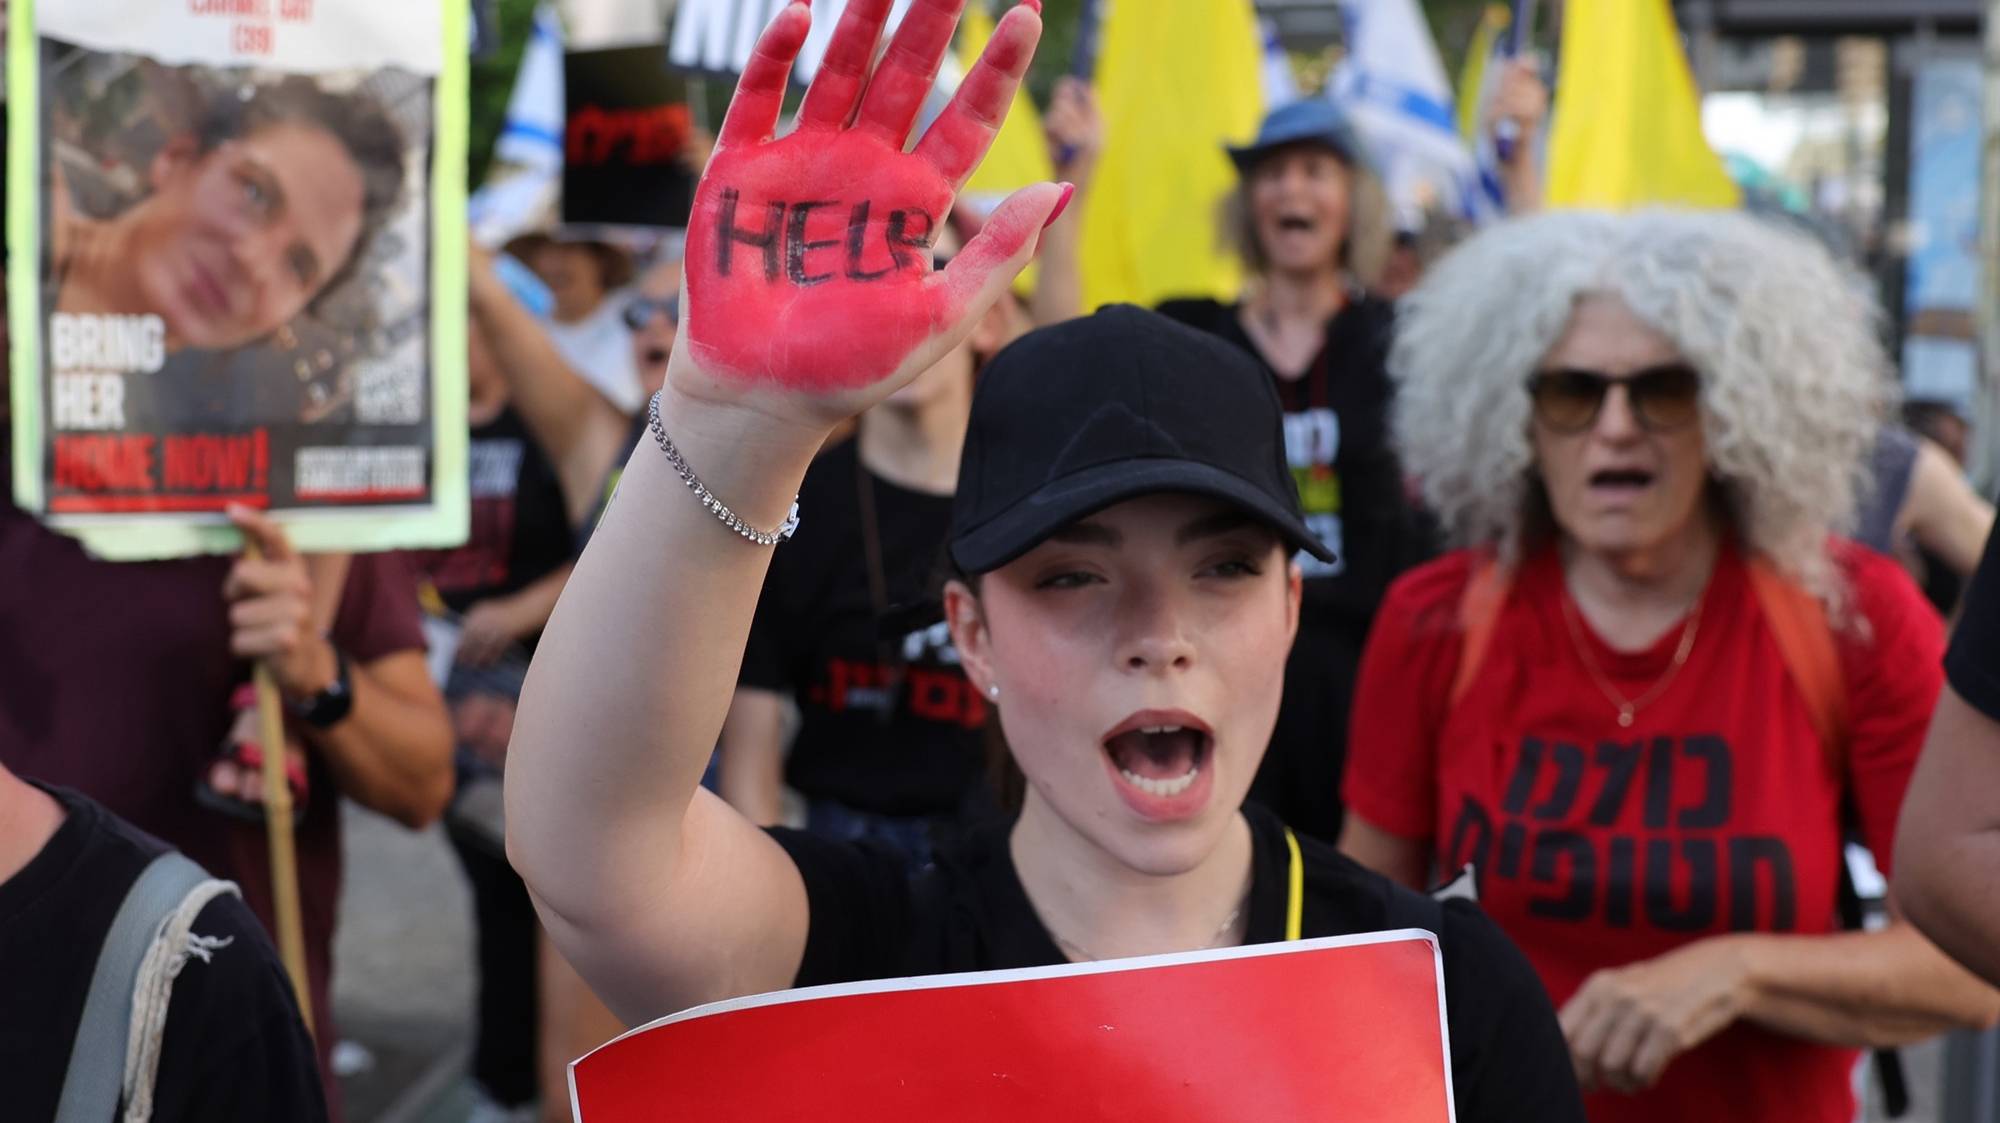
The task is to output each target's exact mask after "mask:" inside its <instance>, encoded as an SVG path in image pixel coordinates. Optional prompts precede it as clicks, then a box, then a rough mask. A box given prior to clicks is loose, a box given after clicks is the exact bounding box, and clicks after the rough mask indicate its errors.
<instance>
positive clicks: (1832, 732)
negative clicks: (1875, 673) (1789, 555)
mask: <svg viewBox="0 0 2000 1123" xmlns="http://www.w3.org/2000/svg"><path fill="white" fill-rule="evenodd" d="M1749 569H1750V587H1751V588H1752V589H1753V590H1755V592H1756V594H1757V607H1758V608H1759V609H1761V610H1762V611H1763V613H1764V622H1765V623H1766V624H1769V625H1770V628H1771V638H1772V639H1773V640H1774V641H1776V643H1777V645H1778V654H1779V655H1780V656H1781V657H1782V658H1783V659H1784V660H1785V668H1786V669H1787V670H1789V671H1790V672H1791V676H1792V681H1793V682H1794V683H1796V684H1797V685H1798V688H1799V693H1800V694H1802V695H1804V696H1805V703H1806V713H1807V715H1808V716H1810V717H1811V718H1812V723H1813V732H1815V733H1817V734H1819V740H1820V744H1821V745H1823V746H1825V747H1826V750H1827V753H1828V755H1829V756H1830V758H1831V759H1832V761H1833V763H1834V764H1835V766H1836V768H1837V767H1838V766H1839V764H1840V761H1841V758H1842V757H1843V756H1844V755H1845V753H1846V744H1847V688H1846V683H1845V681H1844V680H1845V677H1846V676H1845V675H1843V674H1842V673H1841V669H1840V648H1839V647H1838V645H1837V644H1836V642H1835V640H1834V637H1833V626H1832V625H1831V624H1829V623H1828V622H1827V619H1826V606H1825V605H1822V604H1821V603H1820V602H1819V598H1817V597H1815V596H1813V595H1812V594H1811V593H1809V592H1807V591H1806V590H1804V589H1802V588H1800V587H1799V586H1798V585H1797V584H1796V583H1794V582H1793V581H1791V580H1789V579H1787V578H1786V577H1785V575H1784V574H1782V573H1779V572H1778V570H1777V568H1776V567H1774V566H1773V565H1772V564H1771V563H1770V562H1769V561H1768V560H1766V559H1765V558H1763V557H1761V556H1759V557H1753V558H1752V559H1750V566H1749Z"/></svg>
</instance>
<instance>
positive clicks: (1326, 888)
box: [771, 806, 1583, 1123]
mask: <svg viewBox="0 0 2000 1123" xmlns="http://www.w3.org/2000/svg"><path fill="white" fill-rule="evenodd" d="M1244 814H1245V815H1246V816H1247V818H1248V820H1249V823H1250V832H1251V838H1252V841H1253V847H1254V852H1253V856H1252V859H1251V862H1252V867H1251V883H1250V901H1249V906H1248V907H1249V935H1248V938H1247V940H1246V942H1247V943H1252V944H1260V943H1276V942H1279V941H1280V940H1282V939H1283V934H1284V920H1285V899H1286V895H1287V881H1288V872H1289V865H1290V861H1291V859H1290V856H1289V853H1288V848H1287V846H1286V843H1285V836H1284V827H1283V826H1282V825H1281V824H1280V823H1279V822H1278V820H1277V818H1276V817H1274V816H1273V815H1271V814H1270V813H1269V812H1268V811H1264V810H1262V809H1260V808H1257V807H1255V806H1252V807H1249V808H1246V809H1245V811H1244ZM771 834H772V836H773V837H774V838H776V839H777V840H778V843H779V844H780V845H782V846H783V847H784V848H785V850H786V852H787V853H789V854H790V855H791V857H792V861H793V863H794V864H795V865H797V866H798V868H799V873H800V876H801V877H802V878H803V879H804V881H805V885H806V898H807V901H808V906H809V908H810V916H811V921H810V926H809V929H808V933H807V938H806V949H805V958H804V960H803V961H802V962H801V963H800V966H799V974H798V978H797V980H796V982H795V985H797V986H802V987H803V986H817V985H820V984H824V983H840V982H854V981H859V980H866V979H884V978H898V977H902V976H908V975H935V974H945V973H951V972H958V971H992V970H1005V969H1009V968H1020V967H1043V966H1049V965H1053V964H1060V963H1064V962H1066V959H1065V957H1064V956H1063V954H1062V952H1061V951H1060V950H1058V949H1057V947H1056V944H1055V940H1054V939H1053V938H1052V937H1051V936H1050V935H1049V932H1048V930H1047V929H1046V928H1044V927H1042V923H1041V920H1040V918H1039V917H1038V916H1037V915H1036V913H1035V910H1034V906H1033V904H1031V903H1030V902H1029V900H1028V895H1027V891H1026V890H1024V889H1023V888H1022V887H1021V881H1020V877H1019V876H1018V875H1017V874H1016V872H1015V870H1014V862H1013V858H1012V855H1011V854H1010V852H1009V850H1008V848H1007V834H1006V831H1005V830H1004V829H1002V828H999V827H991V828H987V829H982V830H980V831H977V832H975V833H974V834H973V835H972V836H971V837H970V838H969V839H967V840H966V841H965V842H964V843H963V844H961V845H960V846H958V847H956V848H951V849H947V850H946V851H945V852H944V853H943V854H942V855H941V856H940V858H939V861H938V864H937V866H936V867H935V868H933V869H932V870H930V871H929V872H927V873H925V874H923V875H920V876H918V877H917V878H915V879H911V878H910V877H909V876H908V875H907V874H906V873H905V868H906V867H905V865H904V863H903V859H902V858H901V857H900V856H898V855H896V854H894V853H893V852H891V851H888V850H886V849H882V848H878V847H875V846H872V845H870V844H867V843H841V842H833V841H829V840H825V839H819V838H815V837H813V836H811V835H807V834H804V833H802V832H798V831H789V830H773V831H772V832H771ZM1299 850H1300V855H1301V857H1302V858H1303V861H1304V867H1305V870H1304V874H1305V876H1304V881H1305V902H1304V917H1303V919H1304V924H1303V932H1304V935H1305V937H1306V938H1308V939H1312V938H1316V937H1321V936H1344V935H1351V934H1354V933H1361V932H1373V931H1380V930H1383V929H1384V928H1387V927H1397V926H1400V925H1394V924H1391V923H1389V921H1390V911H1391V900H1390V898H1391V896H1392V895H1395V894H1407V893H1408V890H1405V889H1402V888H1400V887H1397V886H1395V885H1392V884H1391V883H1390V882H1389V881H1388V879H1386V878H1384V877H1382V876H1381V875H1379V874H1376V873H1372V872H1370V871H1368V870H1366V869H1363V868H1362V867H1360V866H1358V865H1356V864H1355V863H1354V862H1352V861H1350V860H1348V859H1347V858H1345V857H1343V856H1342V855H1340V854H1339V853H1338V852H1336V851H1335V850H1334V849H1333V848H1332V847H1330V846H1327V845H1325V844H1324V843H1320V842H1318V841H1316V840H1314V839H1311V838H1306V837H1301V838H1300V839H1299ZM1409 904H1410V903H1409V902H1403V907H1399V908H1398V909H1397V912H1398V914H1399V915H1402V914H1404V913H1406V912H1407V911H1408V907H1407V906H1408V905H1409ZM1442 911H1443V916H1444V923H1443V925H1442V927H1443V928H1444V931H1443V932H1441V933H1438V936H1439V944H1440V946H1441V947H1442V949H1443V952H1444V984H1445V999H1446V1002H1445V1005H1446V1014H1447V1025H1448V1028H1449V1030H1450V1037H1451V1067H1452V1085H1453V1088H1454V1094H1455V1097H1456V1100H1457V1104H1458V1118H1459V1119H1460V1120H1462V1121H1463V1123H1486V1121H1493V1123H1499V1121H1503V1120H1504V1121H1507V1123H1518V1121H1520V1120H1536V1121H1537V1123H1560V1121H1564V1120H1577V1121H1581V1120H1582V1119H1583V1108H1582V1104H1581V1102H1580V1100H1579V1098H1578V1093H1577V1087H1576V1078H1575V1074H1574V1072H1573V1071H1572V1069H1571V1067H1570V1059H1569V1049H1568V1046H1567V1045H1566V1044H1565V1043H1564V1040H1563V1035H1562V1030H1561V1027H1560V1026H1558V1024H1557V1022H1556V1016H1555V1010H1554V1008H1553V1007H1551V1006H1550V1004H1549V999H1548V995H1547V993H1546V992H1544V991H1543V989H1542V984H1541V981H1540V980H1539V979H1537V978H1536V977H1535V973H1534V969H1533V968H1531V967H1529V966H1528V961H1527V960H1526V959H1524V958H1522V956H1521V953H1520V952H1519V951H1518V950H1516V949H1515V947H1514V945H1513V944H1511V943H1509V942H1508V940H1507V938H1506V937H1505V936H1503V935H1501V934H1500V930H1499V929H1498V928H1496V927H1494V926H1493V923H1492V922H1491V921H1490V920H1488V919H1486V916H1485V914H1484V913H1482V912H1480V911H1479V908H1478V906H1476V905H1473V904H1472V903H1470V902H1467V901H1450V902H1447V903H1445V904H1444V906H1443V909H1442Z"/></svg>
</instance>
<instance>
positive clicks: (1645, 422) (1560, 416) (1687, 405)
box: [1528, 363, 1701, 433]
mask: <svg viewBox="0 0 2000 1123" xmlns="http://www.w3.org/2000/svg"><path fill="white" fill-rule="evenodd" d="M1613 386H1623V387H1624V388H1625V402H1626V404H1627V405H1628V406H1629V407H1630V408H1631V410H1632V416H1633V418H1635V419H1636V420H1637V421H1638V422H1639V427H1640V428H1642V429H1644V430H1646V431H1647V432H1649V433H1666V432H1672V431H1673V430H1675V429H1685V428H1687V427H1688V426H1689V425H1692V424H1694V423H1695V422H1696V421H1699V420H1700V419H1701V375H1700V373H1699V372H1697V371H1696V370H1695V369H1694V368H1693V367H1691V366H1688V365H1687V364H1685V363H1671V364H1668V365H1666V366H1657V367H1649V368H1647V369H1646V370H1642V371H1639V372H1637V373H1635V374H1626V375H1619V376H1616V377H1614V376H1612V375H1608V374H1604V373H1602V372H1599V371H1594V370H1574V369H1570V368H1563V369H1559V370H1545V371H1540V372H1537V373H1536V374H1535V376H1534V377H1533V378H1530V379H1529V380H1528V395H1529V396H1530V397H1532V398H1533V399H1534V402H1535V420H1536V421H1539V422H1541V423H1542V424H1543V425H1544V426H1547V427H1548V428H1550V429H1553V430H1555V431H1556V432H1558V433H1581V432H1583V431H1584V430H1586V429H1589V428H1590V427H1591V426H1593V425H1595V424H1597V416H1598V414H1599V413H1601V412H1603V410H1604V399H1605V398H1606V397H1608V396H1609V395H1610V393H1611V388H1612V387H1613Z"/></svg>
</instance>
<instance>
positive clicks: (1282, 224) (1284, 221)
mask: <svg viewBox="0 0 2000 1123" xmlns="http://www.w3.org/2000/svg"><path fill="white" fill-rule="evenodd" d="M1317 225H1318V224H1317V223H1315V222H1313V220H1312V219H1310V218H1307V217H1305V216H1304V215H1297V214H1286V215H1279V216H1278V230H1279V231H1280V232H1282V233H1286V234H1292V233H1297V234H1310V233H1312V231H1313V229H1314V227H1315V226H1317Z"/></svg>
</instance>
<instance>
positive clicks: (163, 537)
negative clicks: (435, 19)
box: [6, 0, 470, 561]
mask: <svg viewBox="0 0 2000 1123" xmlns="http://www.w3.org/2000/svg"><path fill="white" fill-rule="evenodd" d="M56 2H58V3H60V2H61V0H56ZM437 3H438V6H439V10H440V11H441V13H442V16H443V33H442V37H441V40H440V41H441V42H442V43H443V45H444V57H443V58H442V59H441V60H440V68H439V71H438V75H437V79H436V85H435V87H434V93H435V96H434V98H433V100H432V108H433V113H434V116H433V125H432V133H431V176H430V182H431V244H430V269H431V332H430V338H431V365H430V383H431V450H432V457H431V473H432V474H431V503H430V505H429V506H427V507H424V508H420V509H416V510H409V511H388V512H385V511H381V510H351V511H341V510H324V511H322V510H307V511H286V512H281V513H280V514H279V516H278V517H279V519H280V520H281V521H282V522H283V524H284V527H285V531H286V533H287V534H288V535H289V536H290V537H291V541H292V545H293V546H295V547H297V548H298V549H301V550H311V551H324V552H354V553H365V552H370V551H376V550H397V549H407V548H416V547H434V546H456V545H459V544H461V543H463V542H464V541H465V537H466V533H467V530H468V527H469V525H470V512H469V503H470V494H469V481H468V479H467V476H466V455H467V454H466V445H467V443H468V440H469V437H468V433H467V430H466V373H465V327H466V289H465V285H466V275H465V263H466V258H465V246H466V220H465V171H466V136H467V128H468V118H469V116H470V110H469V100H468V94H467V91H468V88H469V81H470V60H469V59H468V58H467V56H466V52H465V51H464V50H463V49H461V48H462V47H463V45H464V44H465V43H467V42H468V41H469V40H468V38H467V36H468V34H469V31H468V28H467V26H466V21H467V19H469V18H470V12H469V9H468V8H467V6H466V5H465V3H464V2H463V0H437ZM36 4H37V0H13V3H11V4H9V5H8V8H9V15H8V20H9V23H8V29H7V31H8V34H7V44H8V45H7V123H8V132H7V135H8V146H7V215H6V223H7V228H6V233H7V246H8V249H9V253H8V255H7V257H8V264H7V271H8V272H7V293H8V307H7V314H8V324H9V326H10V327H12V328H13V331H12V333H11V339H10V354H9V360H10V362H11V364H12V370H13V371H14V372H15V376H14V377H12V378H11V379H10V383H11V384H10V387H9V398H10V402H11V406H12V413H13V428H14V440H13V460H14V463H13V469H14V502H15V503H16V504H17V505H18V506H20V507H21V508H22V509H24V510H27V511H30V512H33V513H35V514H37V515H38V516H39V515H42V514H43V507H44V504H43V498H44V497H43V495H42V464H43V459H44V457H43V436H44V434H43V431H42V430H43V419H42V394H41V369H42V366H41V355H42V339H41V329H42V324H41V312H40V303H41V283H42V278H41V264H42V247H41V221H42V218H41V207H40V201H41V183H40V180H41V176H40V174H39V173H40V167H39V158H40V154H41V66H40V62H41V42H40V40H39V39H38V37H37V36H36V33H35V7H36ZM53 529H55V530H57V531H60V532H61V533H63V534H67V535H70V536H71V537H74V538H76V539H78V540H80V541H81V542H82V543H83V545H84V547H85V548H86V549H87V550H89V551H90V552H91V553H93V554H96V555H97V556H99V557H102V558H106V559H109V560H112V561H137V560H144V559H151V558H169V557H188V556H192V555H197V554H223V553H234V552H235V551H236V550H238V549H240V548H241V547H242V536H241V535H240V534H238V533H237V531H236V529H235V528H234V527H231V526H229V525H227V524H216V525H196V524H191V523H187V522H165V521H161V520H160V519H159V518H158V517H156V516H145V515H118V516H103V517H101V518H88V517H85V518H77V519H69V518H65V519H64V520H63V521H62V523H61V524H60V525H57V526H54V527H53Z"/></svg>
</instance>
